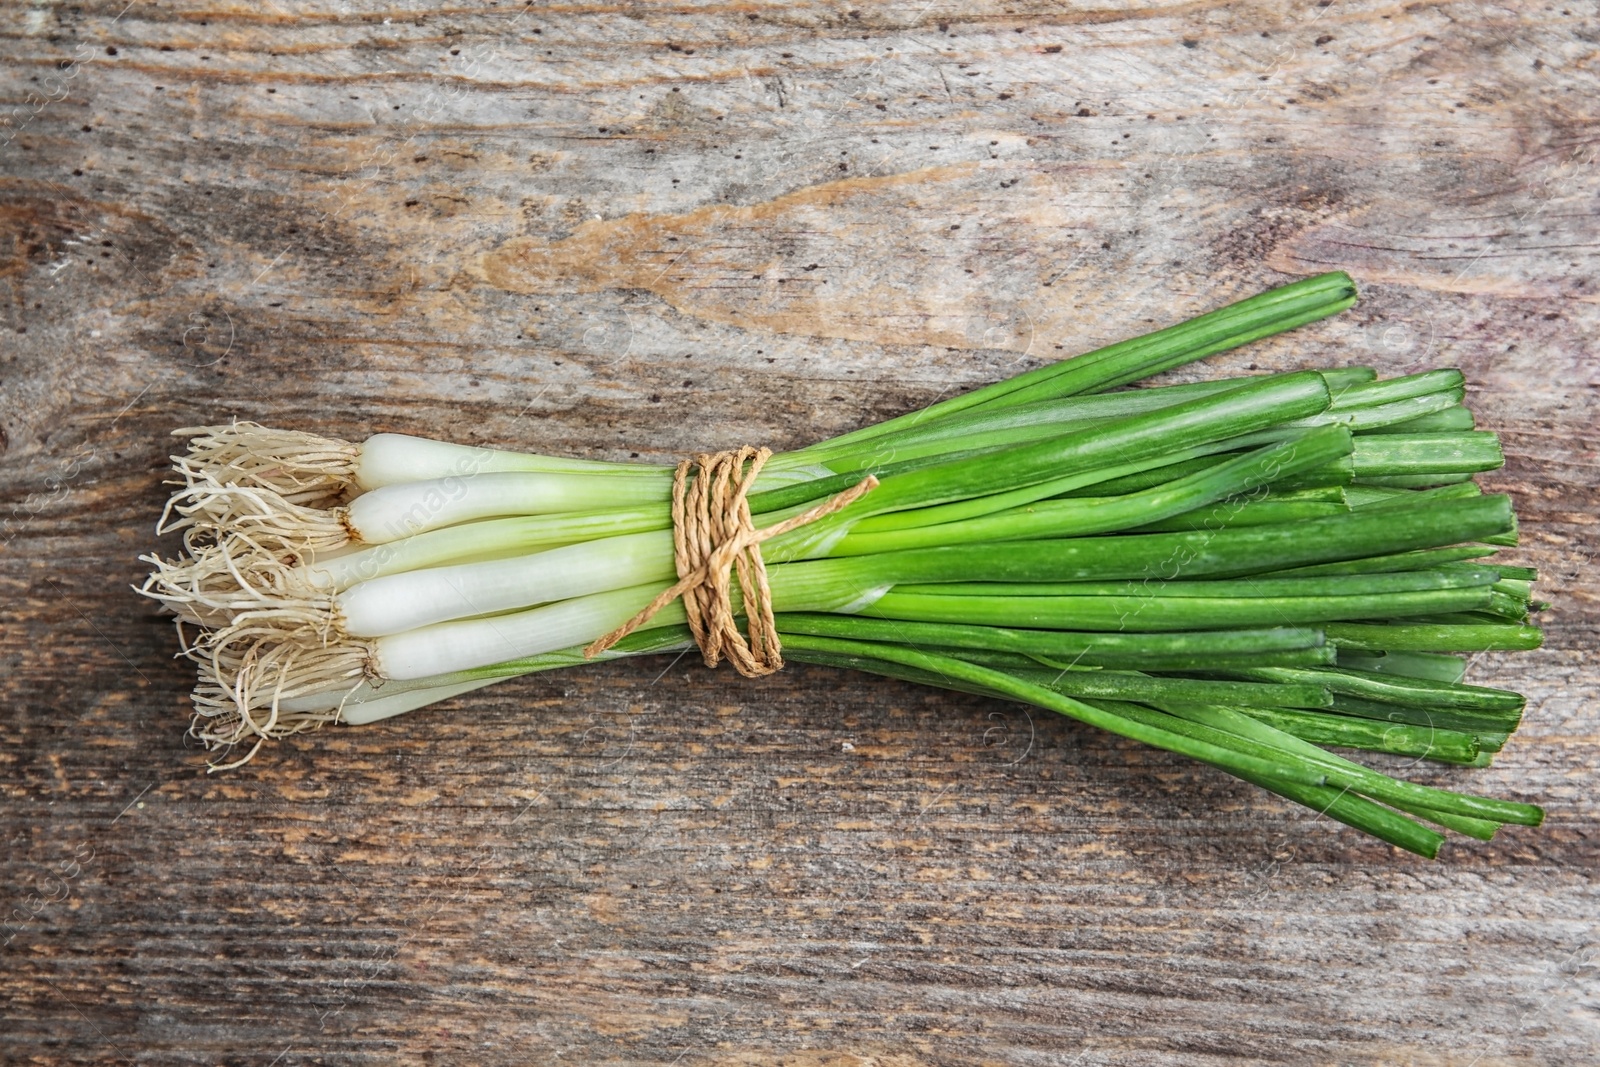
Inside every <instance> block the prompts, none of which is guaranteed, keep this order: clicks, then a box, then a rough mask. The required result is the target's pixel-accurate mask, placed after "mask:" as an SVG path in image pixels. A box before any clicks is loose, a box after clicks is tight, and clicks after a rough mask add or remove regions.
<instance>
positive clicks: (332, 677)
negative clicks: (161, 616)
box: [178, 613, 373, 771]
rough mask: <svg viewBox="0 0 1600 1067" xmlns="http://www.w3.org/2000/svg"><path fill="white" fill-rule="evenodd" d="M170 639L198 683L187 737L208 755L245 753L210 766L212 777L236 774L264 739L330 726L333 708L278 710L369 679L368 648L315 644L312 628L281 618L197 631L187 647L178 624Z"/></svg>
mask: <svg viewBox="0 0 1600 1067" xmlns="http://www.w3.org/2000/svg"><path fill="white" fill-rule="evenodd" d="M178 632H179V636H180V641H182V642H183V647H184V650H183V655H185V656H187V657H188V658H189V659H190V660H192V661H193V662H194V664H195V667H196V669H197V671H198V672H199V676H200V678H199V683H198V684H197V685H196V686H195V690H194V697H193V700H194V709H195V713H194V720H193V721H192V722H191V723H190V726H189V733H190V734H191V735H192V736H194V737H196V738H198V739H199V740H200V741H202V742H204V743H205V745H206V746H207V747H208V748H211V749H218V748H222V749H231V748H234V747H236V746H239V745H243V744H249V745H250V748H249V750H248V751H247V752H246V753H245V754H244V755H243V756H241V757H239V758H238V759H235V760H232V761H230V762H227V763H219V762H213V763H211V764H210V768H211V770H213V771H219V770H231V769H232V768H235V767H240V766H243V765H244V764H245V763H248V762H249V761H250V760H251V759H252V758H253V757H254V756H255V754H256V753H257V752H258V751H260V749H261V746H262V744H263V743H265V742H266V741H268V740H270V739H275V738H281V737H289V736H292V735H294V734H298V733H304V732H305V731H307V730H316V729H320V728H321V727H323V726H326V725H327V724H328V723H331V722H338V721H339V719H340V715H341V710H340V708H339V707H334V708H331V709H324V710H319V711H293V710H289V709H286V708H284V707H283V706H282V703H283V701H285V700H288V699H290V698H292V697H300V696H309V695H311V694H315V693H340V692H344V693H346V694H348V693H351V692H354V691H355V689H356V688H357V687H358V686H359V685H360V684H361V682H362V681H364V680H366V679H367V678H368V676H369V675H370V674H372V672H373V668H372V649H371V647H370V646H368V645H367V644H365V643H363V642H358V641H347V640H346V641H339V640H335V641H331V642H330V643H327V644H320V643H317V642H316V640H315V637H316V626H315V624H314V623H310V622H308V621H306V620H301V621H300V622H299V623H298V625H297V623H296V620H295V619H294V618H292V617H289V616H280V615H277V614H267V613H262V614H260V615H256V616H254V617H243V616H242V617H241V618H240V619H239V620H238V621H236V622H235V623H233V624H231V625H229V626H225V627H222V628H221V629H217V630H207V631H203V632H202V633H201V634H200V636H199V637H198V638H197V639H196V640H195V641H193V642H190V641H188V640H187V635H186V634H185V633H184V630H183V623H182V621H181V620H180V622H179V625H178Z"/></svg>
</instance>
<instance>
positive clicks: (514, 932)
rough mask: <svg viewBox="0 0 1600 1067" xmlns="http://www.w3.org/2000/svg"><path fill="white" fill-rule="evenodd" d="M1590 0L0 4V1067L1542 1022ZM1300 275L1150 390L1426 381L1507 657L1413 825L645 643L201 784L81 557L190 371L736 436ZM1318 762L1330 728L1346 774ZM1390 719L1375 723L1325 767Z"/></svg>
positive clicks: (1432, 1054) (478, 409)
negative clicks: (1462, 430)
mask: <svg viewBox="0 0 1600 1067" xmlns="http://www.w3.org/2000/svg"><path fill="white" fill-rule="evenodd" d="M1595 27H1596V22H1595V9H1594V5H1593V4H1573V5H1569V6H1561V5H1546V6H1527V7H1516V6H1509V7H1486V6H1483V5H1477V4H1468V3H1444V4H1439V5H1398V4H1389V3H1382V2H1377V0H1351V2H1344V0H1341V2H1339V3H1326V4H1303V5H1302V4H1297V5H1290V6H1286V7H1281V8H1280V7H1273V6H1271V5H1254V6H1236V5H1226V4H1220V3H1209V4H1208V3H1193V2H1173V3H1156V4H1142V5H1134V4H1123V3H1113V4H1105V5H1101V6H1098V7H1093V8H1089V7H1084V8H1076V9H1066V8H1063V7H1062V6H1060V5H1057V4H1054V3H1042V2H1029V0H1023V2H1017V3H1007V4H1000V3H982V2H979V3H963V4H953V3H950V2H948V0H931V2H921V0H918V2H912V3H886V4H882V5H869V4H859V5H854V6H851V5H844V4H837V3H828V2H819V0H798V2H795V3H788V4H783V5H770V6H769V5H762V4H755V3H740V4H726V5H717V4H709V3H685V4H679V5H636V6H630V5H602V4H585V3H575V4H565V5H559V6H557V5H532V4H529V5H520V4H514V3H511V2H502V3H500V4H498V5H497V4H495V3H492V2H491V3H487V4H474V5H469V6H464V7H463V6H457V7H450V8H437V7H435V6H432V5H420V4H410V5H408V4H391V5H387V6H384V7H382V8H378V7H356V6H347V5H339V4H333V3H323V4H303V5H302V4H292V5H291V4H286V3H284V4H280V3H276V2H269V3H266V4H263V5H259V6H257V5H252V4H243V3H231V4H230V3H199V2H191V0H180V2H178V3H164V4H161V5H153V4H152V5H143V4H138V5H133V6H129V7H126V8H124V7H123V5H122V3H120V2H118V3H101V2H98V0H90V2H86V3H83V4H79V5H74V6H67V5H58V4H33V5H26V6H25V5H22V4H20V3H14V4H9V5H4V6H0V54H3V56H4V63H3V65H0V122H3V123H4V124H3V125H0V161H3V168H0V316H3V321H0V331H3V332H0V336H3V338H4V340H3V342H0V505H3V506H4V509H5V520H4V521H5V525H4V532H3V535H0V542H3V545H4V548H3V551H0V588H3V590H4V594H5V604H6V617H5V622H4V628H3V631H0V665H3V667H4V668H5V669H4V672H3V674H0V706H3V708H4V711H3V712H0V798H3V799H0V833H3V837H4V840H5V851H4V854H3V858H0V903H4V905H5V909H6V913H7V916H8V919H7V922H6V925H5V926H4V928H3V933H0V940H4V947H3V949H0V951H3V953H4V962H3V966H0V993H3V1001H0V1003H3V1007H0V1014H3V1017H4V1020H5V1021H4V1024H3V1025H0V1060H3V1061H5V1062H15V1063H67V1062H84V1063H104V1062H118V1061H130V1062H141V1063H144V1062H148V1063H161V1064H168V1063H257V1062H259V1063H262V1064H268V1063H276V1064H283V1065H287V1064H291V1063H311V1062H326V1063H396V1062H398V1063H436V1062H466V1063H484V1064H499V1063H506V1064H511V1063H529V1062H534V1063H555V1062H570V1063H592V1064H645V1063H661V1064H674V1063H676V1064H691V1063H701V1064H725V1065H735V1064H741V1065H742V1064H766V1063H771V1064H788V1065H792V1067H845V1065H850V1067H867V1065H878V1067H903V1065H908V1064H922V1063H937V1064H946V1063H948V1064H955V1063H990V1064H1002V1063H1003V1064H1019V1065H1023V1064H1074V1065H1088V1064H1130V1065H1133V1064H1196V1063H1338V1064H1416V1065H1425V1067H1435V1065H1437V1067H1446V1065H1449V1067H1469V1065H1476V1067H1490V1065H1517V1067H1522V1065H1535V1064H1582V1063H1587V1062H1592V1057H1593V1049H1594V1048H1595V1047H1597V1042H1600V971H1597V969H1596V968H1597V962H1596V952H1597V951H1600V929H1597V915H1600V890H1597V883H1596V876H1595V871H1596V868H1597V865H1600V847H1597V842H1596V836H1595V831H1594V825H1595V823H1594V819H1595V814H1596V805H1595V799H1594V798H1595V796H1596V793H1597V791H1600V774H1597V772H1596V767H1597V765H1600V738H1597V731H1596V727H1595V719H1594V713H1593V710H1592V707H1593V705H1592V700H1593V696H1594V693H1595V688H1596V681H1597V678H1600V673H1597V669H1596V667H1595V664H1594V660H1593V655H1592V653H1593V650H1594V649H1595V648H1596V647H1597V643H1600V602H1597V593H1600V584H1597V582H1596V578H1595V573H1594V563H1593V555H1594V545H1595V516H1596V513H1597V510H1600V488H1597V487H1600V466H1597V461H1596V442H1595V432H1596V427H1597V424H1600V418H1597V416H1600V404H1597V402H1596V388H1597V386H1600V359H1597V357H1596V347H1595V346H1596V339H1597V337H1600V294H1597V290H1596V278H1597V276H1600V270H1597V267H1600V211H1597V208H1596V205H1597V202H1600V200H1597V198H1600V177H1597V172H1596V167H1595V159H1596V149H1597V145H1600V116H1597V114H1596V107H1595V100H1596V99H1600V92H1597V90H1600V85H1597V76H1596V70H1597V60H1600V54H1597V37H1596V29H1595ZM1331 268H1344V269H1347V270H1349V271H1350V272H1351V273H1352V274H1353V275H1355V276H1356V278H1357V279H1358V280H1359V281H1360V282H1361V284H1362V287H1363V299H1362V302H1361V304H1360V305H1359V306H1358V307H1357V308H1356V309H1355V310H1353V311H1352V312H1349V313H1347V314H1346V315H1344V316H1341V317H1340V318H1339V319H1338V320H1336V321H1333V322H1330V323H1327V324H1324V325H1320V326H1317V327H1315V328H1313V329H1309V330H1305V331H1301V332H1300V333H1298V334H1296V335H1295V336H1292V337H1288V338H1283V339H1280V340H1275V341H1273V342H1270V343H1267V344H1263V345H1258V346H1255V347H1253V348H1250V349H1247V350H1243V351H1240V352H1236V353H1231V354H1228V355H1226V356H1223V357H1218V358H1216V359H1213V360H1211V361H1209V364H1208V365H1207V366H1206V367H1203V368H1190V369H1187V370H1185V371H1183V372H1181V373H1180V374H1179V375H1177V376H1176V377H1180V378H1185V379H1188V378H1196V377H1201V376H1205V375H1210V374H1214V373H1218V372H1227V371H1238V370H1242V369H1245V368H1278V367H1292V366H1299V365H1304V364H1307V363H1313V362H1314V363H1352V364H1355V363H1363V364H1370V365H1372V366H1376V367H1378V368H1379V369H1381V370H1382V371H1384V372H1385V373H1398V372H1403V371H1407V370H1412V369H1417V368H1420V367H1422V366H1427V365H1433V364H1454V365H1457V366H1461V367H1462V368H1464V369H1465V370H1466V371H1467V373H1468V375H1469V377H1470V378H1471V380H1472V382H1473V392H1472V394H1471V398H1470V399H1471V403H1472V404H1473V406H1474V408H1475V410H1476V411H1477V412H1478V413H1479V416H1480V423H1481V424H1482V425H1483V426H1485V427H1486V428H1490V429H1494V430H1497V431H1498V432H1500V433H1501V434H1502V436H1503V439H1504V442H1505V445H1506V451H1507V455H1508V463H1507V466H1506V468H1505V469H1504V470H1503V471H1501V472H1497V473H1496V474H1495V475H1493V476H1492V477H1490V478H1487V479H1485V481H1486V482H1487V483H1489V484H1491V485H1493V486H1494V487H1496V488H1499V489H1507V490H1510V491H1511V492H1512V493H1513V494H1514V495H1515V496H1516V499H1517V504H1518V507H1519V510H1520V512H1521V514H1522V516H1523V532H1524V542H1525V544H1524V550H1523V554H1524V555H1525V556H1526V558H1527V559H1528V560H1529V561H1531V562H1532V563H1534V564H1535V565H1537V566H1539V567H1540V568H1541V570H1542V571H1543V573H1544V574H1545V576H1546V580H1545V584H1544V586H1543V588H1544V589H1546V590H1547V593H1546V595H1547V596H1548V598H1549V599H1551V600H1553V601H1554V602H1555V607H1554V608H1553V609H1552V610H1551V612H1550V613H1549V615H1548V627H1549V629H1548V646H1547V648H1546V649H1544V650H1543V651H1541V652H1538V653H1534V654H1528V655H1519V656H1484V657H1481V658H1480V659H1479V660H1478V662H1476V663H1475V664H1474V667H1473V671H1474V676H1475V677H1477V678H1479V679H1483V680H1485V681H1489V682H1496V683H1500V684H1506V685H1512V686H1516V687H1518V688H1521V689H1522V690H1524V691H1525V692H1527V693H1528V694H1529V698H1530V700H1529V714H1528V717H1527V724H1526V725H1525V727H1524V728H1523V730H1522V732H1521V733H1520V734H1519V735H1518V737H1517V738H1516V739H1515V740H1514V742H1513V743H1512V744H1511V745H1510V747H1509V748H1508V749H1507V751H1506V752H1505V753H1504V754H1503V755H1502V756H1501V757H1500V758H1499V759H1498V760H1497V762H1496V765H1495V767H1493V768H1490V769H1487V770H1482V771H1471V772H1469V771H1462V770H1459V769H1450V768H1434V767H1419V768H1416V769H1414V770H1411V771H1409V772H1408V773H1409V774H1410V775H1411V776H1413V777H1415V778H1417V779H1419V780H1424V781H1430V782H1439V783H1447V784H1451V785H1453V786H1457V787H1463V788H1471V789H1473V790H1476V791H1480V792H1485V793H1490V794H1494V795H1501V796H1508V797H1515V798H1518V799H1527V800H1536V801H1539V802H1541V803H1544V804H1546V805H1548V808H1549V812H1550V814H1549V820H1548V822H1547V823H1546V825H1545V826H1544V827H1542V828H1540V829H1537V830H1523V829H1519V828H1511V829H1509V830H1508V831H1506V832H1505V833H1504V834H1503V835H1502V839H1501V840H1499V841H1497V842H1495V843H1493V844H1488V845H1482V844H1472V843H1456V844H1454V845H1452V846H1450V848H1449V850H1448V851H1447V853H1446V854H1445V857H1444V858H1443V859H1442V860H1441V861H1439V862H1437V863H1432V864H1430V863H1426V862H1424V861H1420V860H1416V859H1413V858H1411V857H1408V856H1403V855H1399V854H1397V853H1395V852H1394V851H1392V850H1391V849H1389V848H1387V847H1384V846H1381V845H1377V844H1374V843H1371V842H1369V841H1366V840H1363V839H1361V838H1359V837H1358V836H1357V835H1355V834H1354V833H1353V832H1350V831H1347V830H1344V829H1341V828H1338V827H1336V826H1333V825H1331V824H1330V823H1328V822H1327V821H1326V820H1319V819H1316V818H1314V817H1312V816H1310V815H1309V814H1308V813H1305V812H1303V811H1301V810H1300V809H1296V808H1292V807H1289V806H1287V805H1284V804H1282V803H1281V802H1279V801H1277V800H1276V799H1274V798H1272V797H1270V796H1268V795H1266V794H1263V793H1261V792H1260V791H1258V790H1254V789H1252V788H1250V787H1248V786H1245V785H1243V784H1242V783H1239V782H1236V781H1233V780H1231V779H1228V778H1225V777H1224V776H1222V775H1220V774H1217V773H1213V772H1211V771H1209V770H1207V769H1203V768H1197V767H1195V766H1192V765H1190V764H1188V763H1186V762H1184V761H1183V760H1181V759H1177V758H1175V757H1170V756H1167V755H1164V754H1161V753H1156V752H1152V751H1148V750H1145V749H1143V748H1140V747H1137V746H1133V745H1130V744H1125V743H1122V742H1120V741H1117V740H1115V739H1111V738H1107V737H1105V736H1102V735H1099V734H1096V733H1094V732H1092V731H1089V730H1087V729H1083V728H1079V727H1077V726H1075V725H1073V724H1070V723H1065V722H1059V721H1053V720H1048V719H1045V718H1043V717H1042V716H1040V715H1038V714H1032V715H1030V714H1029V713H1027V712H1025V711H1024V710H1022V709H1020V708H1018V707H1015V706H1011V705H1005V704H1000V703H995V702H990V701H984V700H979V699H975V698H968V697H963V696H960V695H953V694H948V693H939V692H932V691H927V690H923V689H920V688H917V687H914V686H909V685H901V684H895V683H890V682H887V681H885V680H881V679H869V678H864V677H858V676H853V675H849V674H843V673H837V672H832V671H827V670H823V669H820V668H808V667H795V668H791V669H789V670H787V671H785V672H783V673H782V674H780V675H778V676H775V677H773V678H769V679H764V680H760V681H745V680H741V679H738V678H734V677H731V676H727V675H726V674H716V675H714V674H713V673H712V672H708V671H706V670H704V669H703V668H700V667H699V666H697V665H691V664H690V663H689V662H688V661H687V660H684V661H681V662H677V661H670V660H658V661H640V662H637V663H632V664H623V665H615V666H610V667H606V668H604V669H598V668H597V669H593V670H585V671H574V672H567V673H562V674H555V675H550V676H547V677H542V678H531V679H527V680H523V681H517V682H512V683H508V684H504V685H500V686H497V687H493V688H491V689H488V690H485V691H482V692H481V693H478V694H473V695H472V696H471V697H470V698H468V699H466V700H462V701H456V702H452V703H450V704H447V705H444V706H441V707H439V708H435V709H432V710H429V711H426V712H422V713H417V714H414V715H411V716H407V717H405V718H403V719H401V720H397V721H394V722H390V723H385V724H382V725H379V726H372V727H366V728H362V729H348V730H335V731H326V732H324V733H322V734H319V735H316V736H311V737H306V738H302V739H297V740H295V741H293V742H290V743H286V744H283V745H280V746H278V747H276V748H275V749H273V750H272V751H270V752H268V753H265V754H264V755H263V756H262V757H261V758H259V759H258V760H257V761H256V762H255V763H253V764H252V765H250V766H249V767H248V768H246V769H245V770H243V771H241V772H239V773H235V774H231V775H225V776H210V777H208V776H206V775H205V774H203V773H202V767H203V763H202V759H201V755H200V753H199V752H197V751H196V750H194V749H193V748H192V747H191V746H186V745H185V743H184V740H183V736H182V730H183V726H184V723H185V722H186V719H187V711H186V703H187V697H186V691H187V687H188V679H187V678H186V676H185V671H184V670H183V669H182V667H181V666H180V665H179V664H177V663H175V662H173V661H172V659H171V658H170V657H171V655H172V653H173V651H174V642H173V638H172V635H171V633H170V629H169V626H168V624H167V623H165V622H163V621H162V620H160V619H159V618H157V617H156V615H155V614H154V612H153V611H152V610H151V609H150V607H149V606H148V605H147V604H145V603H143V602H141V601H140V600H139V599H138V598H137V597H135V596H133V595H132V594H131V593H129V592H128V591H127V586H128V584H129V583H131V582H134V581H136V580H137V578H138V576H139V574H140V570H141V566H140V564H139V563H138V562H137V561H136V558H135V557H136V556H137V555H138V554H139V553H140V552H143V551H147V550H149V549H150V548H151V547H152V544H153V539H152V534H151V526H152V523H153V520H154V516H155V514H156V512H157V510H158V508H159V505H160V501H161V499H162V496H163V489H162V487H161V485H160V482H161V479H162V477H163V475H162V468H163V466H164V464H165V456H166V454H167V452H168V451H169V449H170V448H171V447H172V446H171V443H170V441H169V439H168V438H167V436H166V435H167V432H168V431H169V430H170V429H171V428H173V427H175V426H181V425H185V424H191V423H195V422H200V421H217V420H222V419H226V418H228V417H231V416H235V415H237V416H241V417H249V418H258V419H262V420H267V421H271V422H274V423H280V424H285V425H291V426H300V427H304V428H306V429H312V430H318V431H321V432H325V433H331V434H337V435H341V436H351V437H357V436H361V435H364V434H365V433H368V432H372V431H376V430H401V431H409V432H416V433H424V434H429V435H434V436H441V437H447V438H453V439H457V440H462V441H473V442H479V441H481V442H492V443H496V444H506V445H511V446H517V447H524V448H529V449H536V450H540V451H548V452H561V453H570V454H574V455H583V456H595V457H605V458H627V457H629V456H639V457H642V458H650V459H656V460H662V459H667V458H669V457H673V456H676V455H677V454H679V453H680V452H682V451H684V450H688V449H696V448H704V447H711V446H715V447H723V446H728V445H733V444H738V443H743V442H746V441H755V442H766V443H770V444H772V445H774V446H777V447H785V446H794V445H798V444H802V443H804V442H807V441H809V440H813V439H816V438H819V437H823V436H826V435H830V434H833V433H836V432H839V431H842V430H845V429H848V428H851V427H854V426H858V425H861V424H863V423H865V422H868V421H871V420H874V419H877V418H880V417H883V416H886V415H890V414H894V413H898V412H900V411H904V410H907V409H909V408H911V407H913V406H916V405H920V404H923V403H926V402H928V401H931V400H933V399H934V398H936V397H939V396H943V395H949V394H951V393H953V392H956V391H959V390H961V389H964V388H967V387H969V386H971V385H974V384H978V383H982V382H986V381H990V380H993V379H994V378H996V377H999V376H1001V375H1004V374H1008V373H1012V372H1015V371H1017V370H1020V369H1023V368H1025V367H1028V366H1034V365H1038V364H1039V363H1041V362H1043V361H1046V360H1049V359H1051V358H1056V357H1060V356H1063V355H1069V354H1072V353H1073V352H1076V351H1081V350H1085V349H1088V348H1091V347H1094V346H1096V345H1098V344H1102V343H1105V342H1108V341H1111V340H1115V339H1118V338H1121V337H1124V336H1127V335H1130V334H1133V333H1137V332H1141V331H1143V330H1146V329H1149V328H1151V327H1152V326H1155V325H1159V324H1165V323H1167V322H1170V321H1173V320H1174V319H1176V318H1177V317H1180V316H1182V315H1185V314H1189V313H1193V312H1197V311H1201V310H1204V309H1206V308H1209V307H1213V306H1215V305H1217V304H1220V303H1222V302H1225V301H1226V300H1228V299H1230V298H1234V297H1237V296H1239V295H1243V294H1245V293H1248V292H1251V291H1255V290H1258V289H1261V288H1264V287H1266V286H1269V285H1272V284H1277V283H1281V282H1282V281H1285V280H1287V279H1288V278H1289V277H1294V276H1302V275H1306V274H1310V273H1314V272H1317V271H1321V270H1325V269H1331ZM1376 762H1383V761H1376ZM1388 765H1392V766H1399V761H1388Z"/></svg>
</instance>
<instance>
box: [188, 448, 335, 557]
mask: <svg viewBox="0 0 1600 1067" xmlns="http://www.w3.org/2000/svg"><path fill="white" fill-rule="evenodd" d="M179 473H181V474H183V475H184V478H185V484H184V485H183V487H182V488H180V489H178V490H177V491H176V492H174V493H173V494H172V497H171V498H170V499H169V500H168V501H167V505H166V507H165V508H164V509H163V510H162V512H161V521H160V522H159V523H158V524H157V526H156V532H157V533H173V532H176V531H179V530H181V531H183V544H184V548H185V549H187V550H188V552H189V554H190V555H193V556H198V555H200V554H201V553H202V552H204V551H205V550H206V549H207V548H209V547H211V546H213V545H219V544H223V543H231V544H232V545H234V546H235V549H234V551H235V552H238V553H242V552H243V551H244V550H245V549H246V548H248V549H251V550H255V551H259V552H263V553H266V554H267V555H268V556H269V557H272V558H276V559H279V560H281V561H283V562H286V563H300V562H303V561H304V559H305V558H306V557H308V556H309V555H311V554H314V553H316V552H325V551H331V550H333V549H338V548H343V547H345V546H346V545H348V544H350V542H351V536H350V528H349V526H348V525H347V523H346V520H345V512H344V509H343V508H337V507H336V508H318V507H309V506H306V505H304V504H297V503H295V502H294V501H292V500H290V499H288V498H287V497H285V496H284V495H283V494H281V493H279V492H277V491H276V490H273V489H268V488H265V487H263V486H253V485H238V484H236V483H233V482H222V481H219V480H218V479H217V477H216V475H215V474H213V473H211V472H207V471H201V472H196V471H190V470H187V469H180V471H179Z"/></svg>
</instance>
